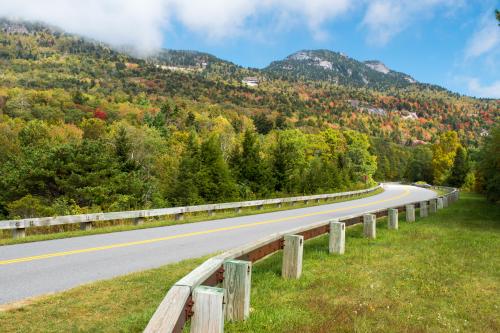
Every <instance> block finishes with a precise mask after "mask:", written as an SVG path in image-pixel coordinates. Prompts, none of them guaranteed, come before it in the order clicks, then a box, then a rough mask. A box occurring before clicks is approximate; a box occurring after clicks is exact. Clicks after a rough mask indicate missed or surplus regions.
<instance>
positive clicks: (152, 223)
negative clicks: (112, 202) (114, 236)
mask: <svg viewBox="0 0 500 333" xmlns="http://www.w3.org/2000/svg"><path fill="white" fill-rule="evenodd" d="M383 191H384V190H383V189H377V190H376V191H373V192H372V193H368V194H363V195H359V196H356V197H354V198H350V199H335V200H332V199H330V200H327V201H324V200H323V201H322V202H321V203H319V204H318V203H315V201H310V202H309V203H308V204H307V205H306V204H304V203H296V204H295V205H294V206H293V207H292V206H287V205H283V207H281V208H278V207H276V206H274V205H273V206H271V205H269V206H264V208H263V209H260V210H259V209H257V208H256V207H250V208H243V209H242V210H241V213H235V212H234V210H227V211H217V212H216V214H215V215H213V216H209V215H208V212H206V213H205V212H204V213H197V214H186V215H185V218H184V220H181V221H177V220H174V219H173V217H168V218H162V219H161V220H155V219H147V220H146V221H145V223H144V224H143V225H133V224H132V222H131V221H126V220H125V221H104V222H96V223H94V228H93V229H92V230H90V231H82V230H80V229H79V228H80V227H79V224H71V225H61V226H55V227H38V228H28V229H26V232H27V236H26V237H25V238H18V239H14V238H12V235H11V231H10V230H4V231H3V232H1V231H0V246H2V245H13V244H20V243H30V242H38V241H44V240H51V239H61V238H71V237H79V236H88V235H97V234H105V233H110V232H119V231H128V230H137V229H145V228H157V227H164V226H169V225H176V224H186V223H194V222H201V221H210V220H216V219H225V218H231V217H237V216H245V215H255V214H263V213H271V212H276V211H281V210H288V209H297V208H304V207H313V206H319V205H325V204H332V203H336V202H343V201H351V200H357V199H361V198H366V197H370V196H373V195H376V194H379V193H382V192H383Z"/></svg>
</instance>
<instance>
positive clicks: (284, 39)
mask: <svg viewBox="0 0 500 333" xmlns="http://www.w3.org/2000/svg"><path fill="white" fill-rule="evenodd" d="M495 3H496V2H495V1H486V0H485V1H469V2H468V3H459V4H458V6H457V7H453V6H451V7H450V6H446V5H441V6H439V5H436V6H435V7H432V8H431V9H429V11H428V12H425V13H418V15H419V17H413V18H410V19H408V22H406V23H405V26H404V27H400V28H398V29H397V30H399V29H401V30H399V31H398V32H395V33H394V34H392V35H391V36H390V37H388V38H387V39H384V37H380V36H378V35H377V32H376V31H373V29H370V27H368V26H367V25H366V23H363V20H364V16H365V15H366V11H365V10H363V8H359V9H357V10H356V9H355V10H352V11H350V12H348V13H345V14H343V15H342V16H341V17H337V18H335V19H332V20H329V21H327V22H325V23H324V24H322V25H321V31H322V36H319V37H318V36H315V35H314V32H312V31H310V29H309V28H308V26H307V25H306V24H301V23H296V24H294V25H291V26H289V27H288V28H287V29H283V30H277V29H273V28H272V27H270V22H269V20H272V17H269V16H268V17H265V18H262V19H260V20H258V21H257V22H255V21H254V22H251V23H253V24H254V25H252V26H251V27H250V29H249V31H254V32H255V34H253V33H245V32H243V33H240V34H237V35H233V36H226V37H223V38H220V37H218V38H208V37H207V36H206V35H205V34H199V33H197V32H193V30H190V29H189V27H186V26H185V25H183V24H182V23H180V22H178V21H175V22H173V25H172V27H170V29H169V30H167V31H165V40H164V44H163V45H164V47H167V48H174V49H193V50H199V51H205V52H208V53H212V54H214V55H217V56H218V57H220V58H223V59H226V60H230V61H232V62H234V63H237V64H239V65H243V66H247V67H257V68H262V67H265V66H267V65H268V64H269V63H270V62H271V61H273V60H277V59H282V58H284V57H286V56H287V55H289V54H291V53H293V52H295V51H298V50H301V49H330V50H334V51H340V52H344V53H345V54H347V55H349V56H350V57H352V58H355V59H357V60H370V59H377V60H380V61H382V62H384V63H385V64H386V65H387V66H388V67H389V68H391V69H394V70H397V71H401V72H404V73H407V74H410V75H412V76H413V77H414V78H415V79H417V80H418V81H421V82H428V83H434V84H438V85H441V86H443V87H446V88H448V89H450V90H452V91H454V92H459V93H461V94H467V95H474V96H484V97H493V98H500V81H499V80H500V67H499V65H500V56H499V54H500V52H499V51H500V50H499V49H500V40H499V37H498V35H500V27H496V28H497V29H496V30H498V32H497V36H496V37H494V36H491V37H492V38H493V39H494V40H495V42H494V43H493V46H491V47H490V48H488V49H486V50H485V51H484V52H481V51H476V52H474V51H472V50H470V48H473V46H474V45H473V44H474V41H475V40H477V39H479V38H480V37H481V36H480V35H481V32H482V31H484V30H486V29H487V27H489V26H495V25H496V23H495V18H494V14H493V11H494V8H495ZM494 28H495V27H494ZM379 33H380V32H379ZM478 35H479V36H478ZM486 35H488V36H490V34H486ZM381 38H382V39H381ZM483 38H484V37H483ZM478 43H479V44H486V43H487V42H486V41H484V42H482V41H478ZM490 43H491V42H490ZM495 85H496V87H495Z"/></svg>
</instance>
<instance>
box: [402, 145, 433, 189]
mask: <svg viewBox="0 0 500 333" xmlns="http://www.w3.org/2000/svg"><path fill="white" fill-rule="evenodd" d="M405 176H406V178H407V179H408V180H409V181H412V182H417V181H425V182H426V183H432V181H433V171H432V150H431V149H430V148H429V147H427V146H419V147H416V148H415V149H414V150H413V151H412V152H411V157H410V160H409V162H408V167H407V169H406V173H405Z"/></svg>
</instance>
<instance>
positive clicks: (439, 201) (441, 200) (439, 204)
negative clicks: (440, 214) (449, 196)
mask: <svg viewBox="0 0 500 333" xmlns="http://www.w3.org/2000/svg"><path fill="white" fill-rule="evenodd" d="M437 209H438V210H439V209H443V198H442V197H439V198H437Z"/></svg>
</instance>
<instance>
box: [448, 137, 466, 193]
mask: <svg viewBox="0 0 500 333" xmlns="http://www.w3.org/2000/svg"><path fill="white" fill-rule="evenodd" d="M469 170H470V166H469V160H468V157H467V151H466V150H465V148H464V147H462V146H460V147H458V148H457V152H456V154H455V160H454V161H453V167H452V168H451V173H450V177H449V178H448V184H450V185H451V186H454V187H462V186H463V185H464V183H465V178H466V177H467V173H469Z"/></svg>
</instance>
